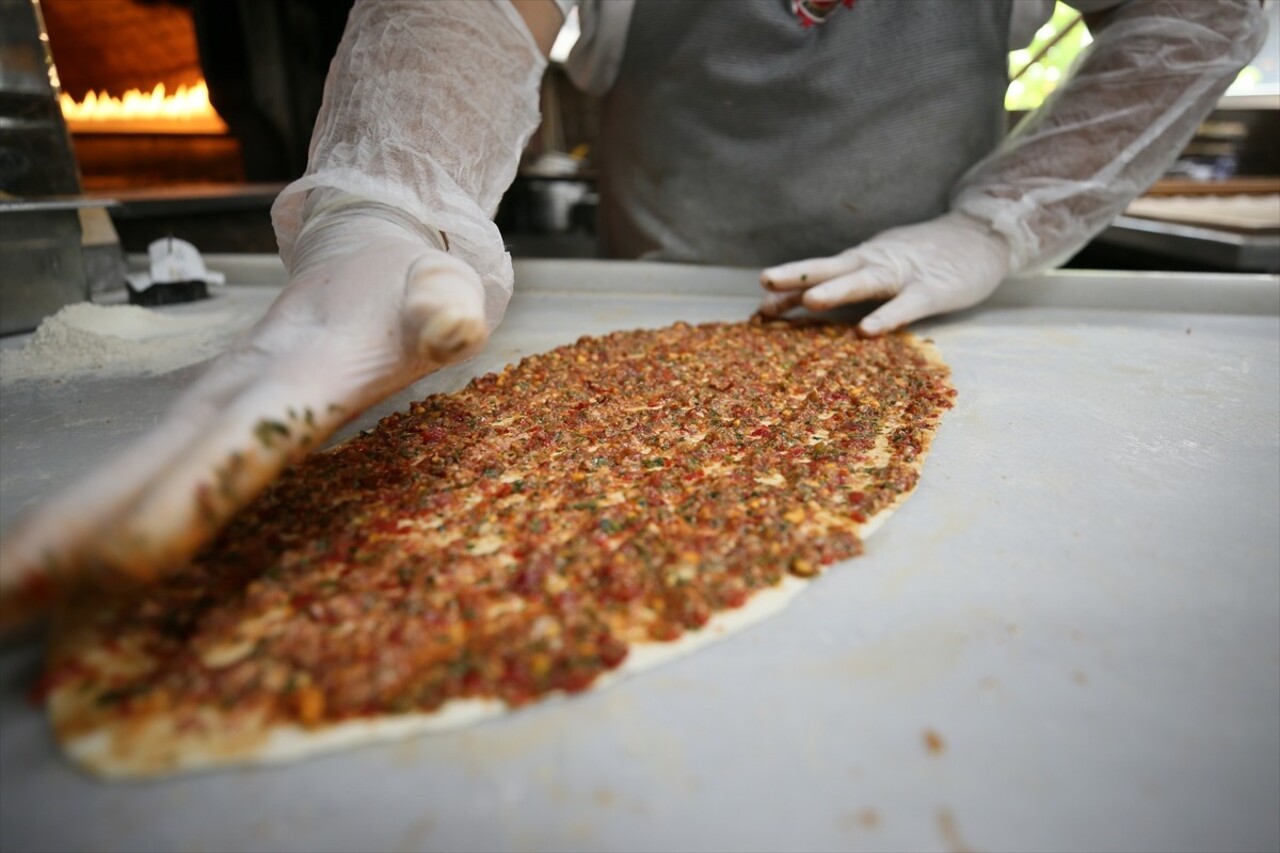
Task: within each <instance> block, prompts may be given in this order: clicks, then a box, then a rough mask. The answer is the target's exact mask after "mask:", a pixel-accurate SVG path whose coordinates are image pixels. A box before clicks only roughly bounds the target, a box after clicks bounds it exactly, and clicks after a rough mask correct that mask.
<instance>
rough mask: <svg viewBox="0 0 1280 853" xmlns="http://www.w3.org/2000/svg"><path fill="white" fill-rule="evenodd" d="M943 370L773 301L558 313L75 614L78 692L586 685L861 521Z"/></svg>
mask: <svg viewBox="0 0 1280 853" xmlns="http://www.w3.org/2000/svg"><path fill="white" fill-rule="evenodd" d="M953 395H954V391H952V390H951V388H950V386H949V385H948V382H947V371H946V368H945V367H942V366H941V365H939V364H937V363H936V362H930V361H929V360H928V359H927V358H926V357H925V356H924V354H923V353H922V352H921V350H920V348H919V346H918V345H917V344H916V343H914V341H913V339H911V338H909V337H908V336H904V335H891V336H888V337H884V338H879V339H874V340H861V339H859V338H857V337H856V336H855V334H854V332H853V330H852V329H851V328H848V327H844V326H837V325H824V324H799V323H788V322H772V323H764V322H760V321H758V320H757V321H753V322H751V323H742V324H708V325H700V326H689V325H685V324H676V325H675V326H672V327H669V328H664V329H659V330H654V331H631V332H616V333H613V334H610V335H606V336H603V337H598V338H583V339H581V340H579V341H578V342H577V343H575V344H573V345H571V346H565V347H561V348H559V349H556V350H553V351H551V352H548V353H545V354H541V355H535V356H530V357H528V358H525V359H524V360H523V361H521V362H520V363H519V364H517V365H513V366H510V367H507V368H506V369H504V370H502V371H501V372H499V373H495V374H489V375H486V376H482V377H480V378H478V379H476V380H474V381H473V382H472V383H471V384H470V385H469V386H468V387H466V388H465V389H463V390H462V391H459V392H457V393H453V394H438V395H434V396H432V397H429V398H427V399H425V400H423V401H422V402H420V403H415V404H413V405H412V406H411V407H410V409H409V411H407V412H403V413H398V414H394V415H391V416H389V417H387V418H385V419H383V420H382V421H381V423H379V424H378V426H377V428H376V429H373V430H370V431H367V432H365V433H362V434H361V435H359V436H358V437H356V438H354V439H352V440H350V441H348V442H346V443H345V444H343V445H341V446H339V447H338V448H337V449H335V450H332V451H329V452H325V453H318V454H315V455H312V456H311V457H309V458H308V459H306V460H305V461H303V462H302V463H300V464H299V465H297V466H296V467H294V468H293V469H291V470H290V471H288V472H287V473H286V474H285V475H284V476H283V477H282V478H281V479H280V480H279V481H277V483H276V484H275V485H274V486H273V487H271V488H270V489H269V490H268V491H267V492H266V493H264V494H263V495H262V496H261V497H260V498H259V499H258V500H257V501H256V502H254V503H253V504H251V505H250V506H249V507H247V508H246V509H245V510H243V511H242V512H241V513H240V514H239V515H238V516H237V517H236V518H235V519H234V520H233V521H232V523H231V524H230V525H229V526H228V527H227V528H226V529H225V530H224V531H223V533H222V534H221V535H220V536H219V537H218V538H217V539H216V540H215V541H214V542H213V544H212V545H211V546H210V547H208V548H207V549H206V550H205V551H204V552H203V553H202V554H201V555H200V556H199V557H198V558H197V559H196V560H195V561H194V562H193V563H192V564H191V565H189V566H187V567H185V568H183V569H181V570H179V571H178V572H177V573H176V574H173V575H172V576H169V577H166V578H165V579H164V580H163V581H162V582H161V583H159V584H158V585H155V586H151V587H149V588H147V589H145V590H144V591H142V592H139V593H132V594H130V595H129V596H127V597H125V598H124V599H121V600H119V601H116V602H114V603H111V604H101V605H98V607H97V609H96V610H94V611H92V613H93V615H92V617H91V618H92V619H93V620H94V625H95V626H96V630H97V632H98V635H99V636H100V637H102V638H104V639H103V640H102V642H103V644H104V645H109V646H110V647H112V648H117V649H119V648H125V649H128V651H129V655H130V657H131V658H133V659H135V660H137V661H141V662H142V665H140V666H136V667H132V668H128V669H126V670H122V671H116V672H113V673H112V674H111V675H110V676H109V677H108V676H106V675H104V674H102V673H98V674H97V676H96V677H95V674H94V673H93V672H92V669H93V666H92V663H91V662H89V661H87V660H85V659H77V658H75V657H68V656H66V655H63V656H61V657H58V656H55V658H54V660H53V661H52V664H51V666H52V669H51V671H50V676H51V677H53V678H54V679H55V680H56V679H58V677H59V676H60V674H61V675H68V674H70V675H71V677H72V680H74V681H77V682H80V683H81V684H82V685H89V686H84V687H83V688H82V689H93V690H98V691H99V695H98V697H97V699H96V703H97V705H98V706H99V707H101V708H102V709H103V712H104V713H108V714H110V713H114V714H121V713H124V714H128V713H130V712H137V713H145V712H156V711H163V712H166V713H174V714H177V715H178V716H179V718H180V717H181V713H182V711H183V710H184V709H185V710H188V711H194V710H196V709H199V708H209V707H219V708H224V709H233V708H234V709H248V708H251V709H255V710H258V711H265V712H266V713H267V714H268V715H269V717H270V718H271V719H275V720H278V721H281V722H288V721H294V722H300V723H302V724H304V725H311V726H314V725H322V724H324V723H326V722H332V721H338V720H343V719H350V718H353V717H359V716H365V715H376V714H386V713H399V712H409V711H431V710H433V709H436V708H438V707H440V706H441V705H442V704H443V703H444V702H446V701H448V700H450V699H454V698H497V699H500V700H502V701H504V702H506V703H509V704H510V705H513V706H515V705H520V704H523V703H526V702H529V701H531V700H533V699H535V698H537V697H539V696H541V695H543V694H546V693H548V692H551V691H557V690H561V691H568V692H574V691H579V690H582V689H584V688H586V687H587V686H588V685H590V684H591V683H592V681H593V680H594V679H596V678H597V677H598V676H599V675H600V674H601V673H604V672H606V671H608V670H610V669H612V668H614V667H617V666H618V665H619V664H621V663H622V662H623V661H624V660H625V659H626V657H627V652H628V647H629V645H630V644H632V643H635V642H646V641H669V640H673V639H675V638H677V637H679V636H681V634H683V633H684V632H685V631H693V630H697V629H699V628H700V627H701V626H702V625H704V624H705V623H706V622H707V621H708V619H709V618H710V617H711V616H712V615H713V614H715V613H716V612H717V611H721V610H724V609H726V608H736V607H740V606H742V605H743V604H744V603H745V602H746V601H747V600H748V598H749V597H750V596H751V595H752V594H753V593H754V592H756V591H758V590H761V589H764V588H767V587H770V586H773V585H775V584H777V583H779V581H780V580H781V578H782V577H783V575H784V573H787V572H791V573H793V574H795V575H799V576H802V577H808V576H811V575H814V574H816V573H817V572H819V571H820V570H821V567H823V566H825V565H827V564H830V563H832V562H834V561H836V560H841V559H844V558H848V557H852V556H855V555H856V554H858V553H859V551H860V549H861V543H860V541H859V538H858V529H859V527H860V525H862V524H863V523H865V522H866V521H867V519H869V518H870V517H871V516H873V515H875V514H876V513H877V512H878V511H880V510H882V509H884V508H886V507H888V506H889V505H891V504H893V503H894V502H895V501H896V500H897V499H898V498H899V496H900V495H902V494H904V493H906V492H908V491H910V490H911V489H912V488H913V487H914V485H915V483H916V478H917V473H918V470H919V465H920V459H919V457H920V455H921V454H922V453H923V452H924V451H925V450H926V449H927V447H928V442H929V439H930V437H931V434H932V431H933V429H934V428H935V426H936V423H937V420H938V418H939V416H940V414H941V412H942V411H943V410H944V409H946V408H948V407H949V406H950V405H951V399H952V396H953Z"/></svg>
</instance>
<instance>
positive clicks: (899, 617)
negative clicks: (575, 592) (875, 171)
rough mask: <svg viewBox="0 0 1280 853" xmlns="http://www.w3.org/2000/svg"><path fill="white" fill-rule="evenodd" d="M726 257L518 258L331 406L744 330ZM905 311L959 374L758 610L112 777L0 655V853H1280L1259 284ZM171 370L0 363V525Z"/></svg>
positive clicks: (246, 288)
mask: <svg viewBox="0 0 1280 853" xmlns="http://www.w3.org/2000/svg"><path fill="white" fill-rule="evenodd" d="M220 264H221V266H220ZM210 266H211V267H213V268H215V269H218V268H221V269H225V270H226V271H227V272H228V273H229V276H228V277H229V280H231V281H232V282H233V285H232V286H229V287H228V288H226V289H225V290H223V291H220V292H219V295H218V296H217V298H216V299H214V300H211V301H210V302H209V303H207V304H205V305H203V306H187V307H186V308H183V309H165V310H182V311H188V312H190V311H196V312H198V311H204V310H210V311H212V310H224V309H227V308H232V309H234V310H233V311H232V312H231V313H232V314H234V315H235V316H251V315H252V314H253V313H254V312H256V311H260V310H262V309H263V308H265V306H266V304H267V302H268V301H269V300H270V298H271V297H272V294H273V293H274V288H276V287H278V285H279V272H278V268H277V266H276V264H275V263H274V262H272V261H269V260H266V259H253V258H235V257H228V258H223V259H217V258H213V259H210ZM754 277H755V274H754V272H753V271H747V270H724V269H715V268H692V267H680V266H658V265H647V264H619V263H606V262H588V261H580V262H563V261H529V262H524V263H517V296H516V297H515V299H514V301H513V302H512V305H511V308H510V310H509V312H508V317H507V320H506V322H505V323H504V324H503V326H502V327H501V328H500V329H499V330H498V332H497V333H496V334H495V336H494V338H493V340H492V341H491V343H490V346H489V347H488V349H487V350H486V351H485V352H484V353H483V354H482V355H481V356H479V357H478V358H476V359H475V360H474V361H472V362H470V363H468V364H466V365H462V366H456V367H453V368H449V369H447V370H445V371H442V372H441V373H439V374H437V375H435V376H433V377H429V378H428V379H426V380H424V381H422V382H420V383H418V384H417V385H416V386H414V388H412V389H410V390H409V391H407V392H405V393H404V394H401V395H399V396H398V397H397V398H395V399H394V400H392V401H389V402H388V403H387V404H386V405H385V406H383V407H381V408H380V409H379V410H378V412H374V413H370V414H369V415H367V416H366V417H365V418H363V419H362V420H361V421H360V422H358V423H356V424H354V425H353V426H352V427H351V428H350V429H357V428H360V427H361V426H365V425H368V424H369V423H370V422H371V421H373V420H375V419H376V417H377V416H378V415H379V414H385V413H386V412H387V411H390V410H392V409H395V408H399V407H402V406H403V405H404V404H405V403H406V401H408V400H411V399H417V398H420V397H422V396H425V395H426V394H428V393H432V392H434V391H438V390H451V389H454V388H457V387H460V386H461V385H462V384H464V383H465V381H466V380H467V379H469V378H470V377H471V376H474V375H477V374H479V373H483V372H486V371H488V370H491V369H493V368H495V367H497V366H499V365H501V364H503V363H506V362H508V361H512V360H515V359H518V358H519V357H521V356H523V355H525V354H528V353H532V352H537V351H541V350H545V349H548V348H550V347H553V346H556V345H558V344H562V343H566V342H569V341H572V340H574V339H576V338H577V337H579V336H580V335H582V334H593V333H599V332H605V331H608V330H612V329H617V328H635V327H643V326H656V325H662V324H666V323H669V322H672V321H675V320H686V321H690V322H698V321H706V320H734V319H741V318H745V317H746V316H748V315H749V314H750V312H751V311H752V310H753V309H754V306H755V303H756V298H757V288H756V285H755V284H754ZM254 285H258V286H254ZM239 312H245V313H239ZM920 331H921V332H923V333H925V334H927V335H929V336H931V337H932V338H934V340H935V341H936V342H937V345H938V347H939V349H940V350H941V352H942V354H943V356H944V358H945V359H946V360H947V361H948V362H949V363H950V365H951V366H952V369H953V372H954V376H953V381H954V384H955V386H956V388H957V389H958V392H959V396H958V398H957V401H956V407H955V409H953V410H952V411H951V412H950V413H948V415H947V416H946V417H945V418H944V420H943V424H942V427H941V429H940V431H939V434H938V437H937V440H936V442H935V445H934V449H933V452H932V454H931V456H930V458H929V460H928V462H927V463H926V466H925V471H924V476H923V477H922V480H921V485H920V487H919V489H918V491H917V493H916V494H915V495H914V496H913V497H912V498H911V500H910V501H908V502H907V504H906V505H905V506H904V507H903V509H902V510H901V511H900V512H899V513H898V514H897V515H895V516H894V517H893V518H892V519H891V520H890V522H889V523H888V524H887V525H885V527H884V528H883V529H881V530H880V531H879V532H878V533H877V534H876V535H875V536H874V537H873V538H872V539H871V540H870V541H869V543H868V546H867V553H866V554H865V555H864V556H863V557H861V558H859V559H856V560H852V561H848V562H845V563H841V564H839V565H837V566H836V567H834V568H833V569H832V570H831V571H829V572H828V573H827V574H825V575H824V576H823V577H822V578H820V579H819V580H818V581H817V582H816V583H814V584H813V586H812V588H810V589H809V590H807V591H806V592H805V593H804V594H803V595H802V596H801V597H800V598H799V599H798V600H797V601H796V603H795V604H793V605H792V606H791V607H790V608H789V609H788V610H786V611H785V612H783V613H782V614H780V615H778V616H776V617H774V618H773V619H770V620H769V621H767V622H765V623H764V624H762V625H759V626H757V627H755V628H753V629H751V630H750V631H747V632H746V633H743V634H741V635H738V636H736V637H734V638H731V639H730V640H728V641H725V642H722V643H719V644H716V645H713V646H711V647H709V648H706V649H705V650H703V651H701V652H699V653H697V654H696V655H694V656H692V657H690V658H686V659H684V660H681V661H678V662H676V663H673V664H670V665H668V666H665V667H663V668H661V669H659V670H656V671H654V672H651V673H648V674H644V675H641V676H638V677H636V678H633V679H630V680H628V681H624V682H623V683H621V684H619V685H617V686H614V687H612V688H610V689H608V690H605V691H602V692H600V693H597V694H589V695H585V696H581V697H576V698H573V699H553V700H551V701H547V702H544V703H542V704H540V705H538V706H535V707H532V708H528V709H525V710H521V711H519V712H518V713H514V714H512V715H510V716H509V717H506V718H504V719H501V720H499V721H496V722H492V723H487V724H483V725H481V726H478V727H476V728H474V729H471V730H467V731H462V732H457V733H452V734H441V735H430V736H425V737H420V738H417V739H414V740H411V741H407V742H402V743H392V744H383V745H376V746H371V747H367V748H361V749H356V750H351V751H347V752H342V753H337V754H333V755H329V756H324V757H320V758H317V759H313V760H310V761H306V762H303V763H300V764H295V765H289V766H284V767H274V768H266V769H249V770H231V771H223V772H217V773H210V774H206V775H198V776H190V777H181V778H177V779H174V780H167V781H162V782H156V783H144V784H136V783H135V784H105V783H101V782H97V781H94V780H92V779H90V778H88V777H86V776H84V775H82V774H81V773H80V772H78V771H77V770H75V769H74V768H73V767H72V766H71V765H69V764H68V763H67V762H66V761H65V760H64V759H62V758H61V757H60V755H59V754H58V752H57V749H56V747H55V746H54V744H53V741H52V739H51V735H50V732H49V730H48V726H47V724H46V722H45V720H44V718H43V715H42V713H41V712H40V711H39V709H36V708H33V707H31V706H30V705H28V704H27V703H26V701H25V700H24V698H23V695H24V693H25V691H26V689H27V688H28V687H29V685H30V682H31V681H32V679H33V678H34V676H35V674H36V672H37V670H38V662H39V649H38V647H37V646H36V645H35V644H33V643H27V644H22V645H18V646H10V647H8V648H4V649H0V848H3V849H4V850H66V849H90V850H206V851H215V850H249V849H263V850H296V849H307V850H351V849H362V848H370V849H385V850H524V849H558V850H632V849H663V850H729V849H732V850H782V849H786V850H809V849H824V850H827V849H844V850H952V851H956V850H962V849H976V850H997V849H1018V850H1067V849H1071V850H1102V849H1144V850H1155V849H1162V850H1163V849H1170V850H1172V849H1188V850H1191V849H1194V850H1275V849H1277V848H1280V807H1278V806H1277V803H1278V802H1280V283H1278V282H1277V279H1276V278H1275V277H1263V276H1250V277H1245V276H1177V275H1168V274H1154V275H1146V276H1144V275H1135V274H1108V273H1070V272H1063V273H1054V274H1050V275H1048V276H1045V277H1042V278H1039V279H1031V280H1026V281H1018V282H1013V283H1011V284H1009V285H1006V287H1005V288H1003V289H1002V291H1001V293H999V294H997V297H996V298H995V299H993V300H992V301H991V302H989V303H988V304H987V305H986V306H984V307H982V308H980V309H977V310H974V311H970V312H965V313H964V314H961V315H958V316H955V317H952V318H949V319H946V320H942V321H935V322H930V323H926V324H923V325H922V326H921V327H920ZM20 345H21V340H20V339H19V340H14V339H9V340H6V341H5V342H4V343H3V345H2V346H4V347H16V346H20ZM198 369H199V368H198V367H188V368H183V369H181V370H178V371H175V372H172V373H168V374H163V375H160V376H148V377H137V376H134V377H129V376H124V377H114V378H103V379H94V378H89V377H84V376H80V377H65V378H63V379H62V381H53V380H44V381H40V382H5V383H2V384H0V459H2V460H3V464H2V465H0V525H2V526H6V527H7V526H8V525H9V524H10V523H12V521H13V519H14V518H15V517H17V516H18V515H20V514H21V513H22V512H23V511H24V509H25V508H26V507H28V506H30V505H31V504H33V503H34V502H36V501H37V500H39V498H40V496H41V495H43V494H46V493H47V492H48V491H49V490H50V489H53V488H56V487H57V486H58V485H60V484H63V483H67V482H70V481H71V479H72V478H73V477H74V476H75V475H76V474H78V473H79V472H81V471H83V470H84V468H85V467H86V466H88V465H91V464H93V463H95V462H96V461H98V460H100V459H102V458H103V457H105V456H106V455H107V454H109V453H110V452H111V451H112V450H113V449H115V448H117V447H119V446H121V444H122V443H123V442H124V441H126V440H128V439H129V437H131V436H132V435H135V434H137V433H138V432H139V431H141V430H142V429H144V428H146V427H147V426H148V425H150V424H152V423H154V422H155V420H156V418H157V416H158V414H159V413H160V412H161V411H162V409H163V404H164V401H165V400H166V399H167V398H168V397H169V396H170V395H171V394H172V393H173V392H174V391H175V390H176V389H177V388H179V387H181V386H182V385H184V384H185V383H186V382H188V381H190V379H191V377H192V376H193V375H194V373H195V372H196V371H197V370H198ZM2 372H3V367H2V364H0V374H2ZM0 378H2V377H0ZM930 740H932V741H934V747H933V748H931V747H930V746H929V741H930Z"/></svg>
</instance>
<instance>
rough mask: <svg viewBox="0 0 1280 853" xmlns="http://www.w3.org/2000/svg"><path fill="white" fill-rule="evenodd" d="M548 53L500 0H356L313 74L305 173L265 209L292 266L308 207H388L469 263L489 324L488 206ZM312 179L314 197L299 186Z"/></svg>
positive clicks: (492, 291) (531, 112)
mask: <svg viewBox="0 0 1280 853" xmlns="http://www.w3.org/2000/svg"><path fill="white" fill-rule="evenodd" d="M545 67H546V60H545V59H544V58H543V56H542V54H541V52H540V51H539V50H538V47H537V44H536V43H535V42H534V40H533V37H532V36H531V35H530V34H529V31H528V29H527V27H526V26H525V24H524V22H523V20H522V19H521V18H520V16H519V13H517V12H516V10H515V9H514V7H512V6H511V4H510V3H509V2H507V0H489V2H477V0H444V2H423V0H358V2H357V3H356V4H355V6H354V8H353V9H352V11H351V16H350V18H349V19H348V21H347V28H346V31H345V33H344V34H343V37H342V43H341V44H340V45H339V47H338V52H337V55H336V56H335V58H334V61H333V64H332V65H331V67H330V69H329V77H328V79H327V80H326V82H325V95H324V102H323V104H322V106H321V108H320V115H319V117H318V118H317V120H316V127H315V131H314V133H313V135H312V139H311V154H310V160H309V163H308V166H307V172H306V174H305V175H304V176H303V177H302V178H301V179H299V180H297V181H295V182H293V183H292V184H290V185H289V186H288V187H287V188H285V190H284V192H283V193H281V195H280V197H279V198H278V199H277V200H276V203H275V206H274V207H273V208H272V220H273V222H274V225H275V229H276V238H277V241H278V243H279V246H280V256H281V258H282V259H283V260H284V263H285V267H286V268H287V269H290V270H292V269H293V264H294V261H295V255H296V248H297V247H296V241H297V240H298V237H299V234H300V232H302V230H303V226H304V223H305V220H306V218H307V217H308V216H309V215H311V214H312V213H313V212H318V209H325V210H327V211H329V212H332V208H333V206H334V204H337V205H340V206H344V207H345V206H352V205H354V206H358V205H361V204H367V205H372V206H374V207H384V208H390V209H392V210H394V211H399V212H401V213H403V214H404V217H405V220H406V221H407V222H412V223H418V224H420V225H421V226H422V228H423V229H424V230H426V231H427V232H428V233H429V232H431V231H435V232H439V233H440V234H442V235H443V237H442V239H441V240H440V241H439V242H447V244H448V251H449V252H450V253H451V254H454V255H456V256H458V257H460V258H462V259H463V260H465V261H466V262H467V263H469V264H470V265H471V266H472V267H473V268H474V269H475V270H476V272H477V273H478V274H479V275H480V278H481V280H482V281H483V282H484V285H485V309H486V311H485V313H486V318H487V320H488V322H489V325H490V327H491V328H492V327H493V326H494V325H496V324H497V322H498V321H499V320H500V319H501V317H502V313H503V311H504V310H505V306H506V303H507V300H508V298H509V297H510V295H511V280H512V272H511V258H510V256H509V255H508V254H507V252H506V251H505V249H504V247H503V244H502V236H501V234H500V233H499V232H498V229H497V227H496V226H495V225H494V224H493V221H492V217H493V214H494V212H495V211H496V210H497V207H498V201H499V200H500V199H501V198H502V194H503V192H505V191H506V189H507V187H508V186H509V185H510V183H511V181H512V180H513V179H514V177H515V173H516V167H517V165H518V162H519V158H520V153H521V152H522V151H523V150H524V146H525V143H526V142H528V140H529V137H530V135H531V134H532V133H533V131H534V129H535V128H536V127H537V123H538V93H539V82H540V80H541V77H542V72H543V70H544V68H545ZM313 192H316V193H318V196H319V197H322V198H323V201H322V202H321V203H320V204H316V203H315V202H316V201H317V199H312V200H311V201H312V203H311V204H308V197H309V195H311V194H312V193H313Z"/></svg>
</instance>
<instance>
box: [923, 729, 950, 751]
mask: <svg viewBox="0 0 1280 853" xmlns="http://www.w3.org/2000/svg"><path fill="white" fill-rule="evenodd" d="M920 737H921V740H923V741H924V748H925V749H926V750H928V752H929V754H930V755H932V756H935V757H936V756H939V755H942V753H944V752H946V751H947V742H946V741H945V740H943V739H942V735H940V734H938V733H937V732H936V731H934V730H933V729H925V730H924V732H922V733H921V736H920Z"/></svg>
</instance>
